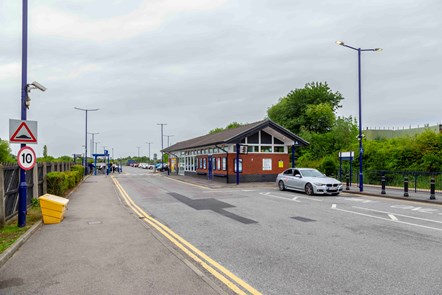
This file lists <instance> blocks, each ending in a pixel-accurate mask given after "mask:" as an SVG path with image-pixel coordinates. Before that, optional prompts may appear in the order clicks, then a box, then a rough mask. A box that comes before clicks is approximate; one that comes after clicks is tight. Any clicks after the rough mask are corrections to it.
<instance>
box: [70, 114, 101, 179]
mask: <svg viewBox="0 0 442 295" xmlns="http://www.w3.org/2000/svg"><path fill="white" fill-rule="evenodd" d="M74 109H76V110H79V111H84V112H85V114H86V125H85V126H86V127H85V130H86V132H85V138H84V175H87V113H88V112H94V111H98V110H99V109H82V108H77V107H74Z"/></svg>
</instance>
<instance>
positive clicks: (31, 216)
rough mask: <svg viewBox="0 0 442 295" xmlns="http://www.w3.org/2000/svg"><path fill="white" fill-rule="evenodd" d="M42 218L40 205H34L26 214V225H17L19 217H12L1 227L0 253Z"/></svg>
mask: <svg viewBox="0 0 442 295" xmlns="http://www.w3.org/2000/svg"><path fill="white" fill-rule="evenodd" d="M40 220H41V210H40V206H38V205H34V206H33V207H31V208H29V209H28V214H27V215H26V226H24V227H18V226H17V217H14V218H13V219H11V220H10V221H9V222H8V224H7V225H6V226H5V227H4V228H1V229H0V254H1V253H3V252H4V251H5V250H6V249H7V248H8V247H10V246H11V245H12V244H14V242H15V241H16V240H17V239H18V238H20V237H21V235H22V234H24V233H25V232H26V231H27V230H28V229H30V228H31V227H32V226H33V225H34V224H36V223H37V222H39V221H40Z"/></svg>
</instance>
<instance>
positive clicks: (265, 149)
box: [261, 145, 272, 153]
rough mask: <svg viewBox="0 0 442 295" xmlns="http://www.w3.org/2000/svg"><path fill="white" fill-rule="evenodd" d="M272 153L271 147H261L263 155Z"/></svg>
mask: <svg viewBox="0 0 442 295" xmlns="http://www.w3.org/2000/svg"><path fill="white" fill-rule="evenodd" d="M271 152H272V146H271V145H262V146H261V153H271Z"/></svg>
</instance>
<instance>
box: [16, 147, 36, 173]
mask: <svg viewBox="0 0 442 295" xmlns="http://www.w3.org/2000/svg"><path fill="white" fill-rule="evenodd" d="M36 161H37V157H36V156H35V152H34V150H33V149H32V148H31V147H29V146H25V147H22V148H21V149H20V150H19V151H18V154H17V162H18V166H20V168H22V169H23V170H31V169H32V168H34V165H35V162H36Z"/></svg>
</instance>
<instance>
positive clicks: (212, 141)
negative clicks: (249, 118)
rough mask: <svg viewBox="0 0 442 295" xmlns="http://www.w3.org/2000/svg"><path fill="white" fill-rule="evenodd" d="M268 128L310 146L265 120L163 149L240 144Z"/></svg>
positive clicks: (300, 143)
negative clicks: (246, 138) (244, 139)
mask: <svg viewBox="0 0 442 295" xmlns="http://www.w3.org/2000/svg"><path fill="white" fill-rule="evenodd" d="M266 127H270V128H272V129H275V130H276V131H278V132H279V133H281V134H283V135H284V136H285V137H287V138H289V139H290V140H293V141H297V142H298V145H299V146H306V145H309V143H308V142H307V141H305V140H304V139H302V138H301V137H299V136H298V135H296V134H294V133H292V132H291V131H289V130H287V129H285V128H284V127H282V126H280V125H278V124H276V123H275V122H273V121H272V120H270V119H265V120H263V121H258V122H255V123H250V124H247V125H243V126H240V127H237V128H234V129H227V130H224V131H222V132H218V133H213V134H207V135H203V136H199V137H195V138H192V139H189V140H185V141H181V142H178V143H176V144H174V145H171V146H170V147H168V148H165V149H163V152H173V151H180V150H186V149H192V148H199V147H204V146H213V145H219V144H232V143H240V142H241V140H242V139H243V138H245V137H247V136H250V135H252V134H254V133H256V132H258V131H259V130H261V129H264V128H266Z"/></svg>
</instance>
